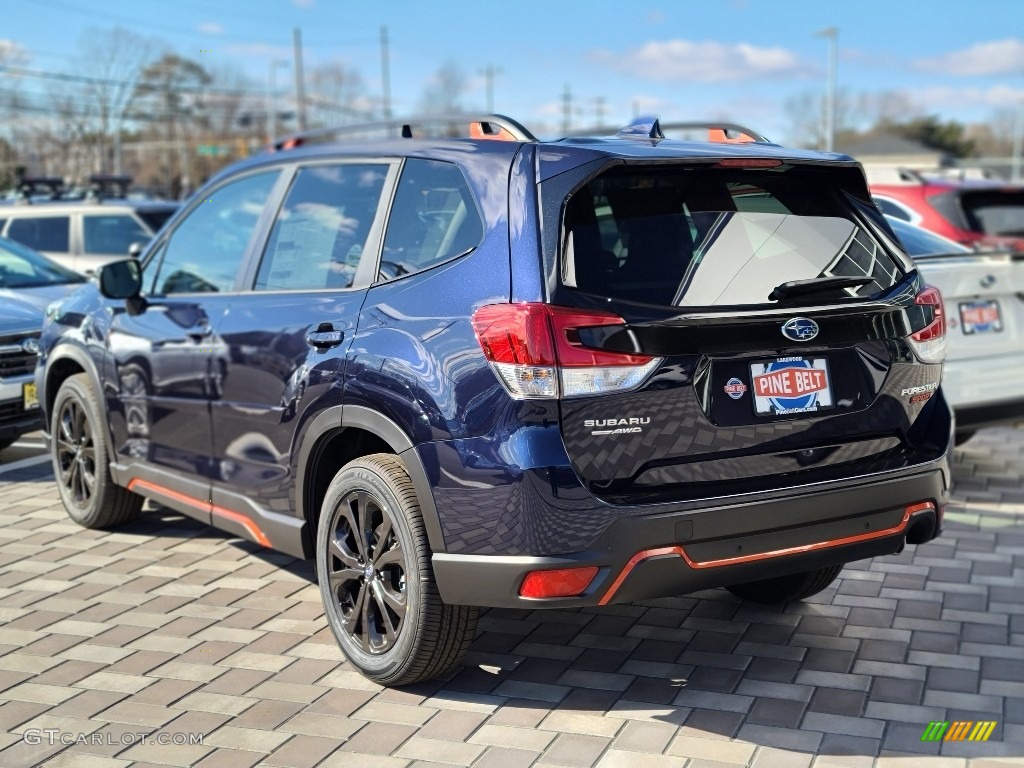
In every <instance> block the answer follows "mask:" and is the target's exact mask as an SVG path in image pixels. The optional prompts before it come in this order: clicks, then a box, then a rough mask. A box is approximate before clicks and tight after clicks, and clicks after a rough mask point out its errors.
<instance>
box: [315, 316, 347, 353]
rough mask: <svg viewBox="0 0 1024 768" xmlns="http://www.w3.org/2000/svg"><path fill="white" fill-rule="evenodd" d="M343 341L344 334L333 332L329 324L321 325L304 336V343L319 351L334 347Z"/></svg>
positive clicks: (332, 327) (342, 332)
mask: <svg viewBox="0 0 1024 768" xmlns="http://www.w3.org/2000/svg"><path fill="white" fill-rule="evenodd" d="M344 340H345V332H344V331H336V330H334V326H333V325H331V324H330V323H321V324H320V327H319V328H317V329H316V330H315V331H311V332H310V333H307V334H306V343H307V344H309V346H311V347H316V348H317V349H319V350H321V351H323V350H325V349H330V348H331V347H336V346H338V345H339V344H341V342H342V341H344Z"/></svg>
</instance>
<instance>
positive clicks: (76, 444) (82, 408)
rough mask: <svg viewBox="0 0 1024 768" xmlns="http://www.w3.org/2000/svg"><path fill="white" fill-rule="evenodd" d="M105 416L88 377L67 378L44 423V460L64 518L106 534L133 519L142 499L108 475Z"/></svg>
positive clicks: (108, 463)
mask: <svg viewBox="0 0 1024 768" xmlns="http://www.w3.org/2000/svg"><path fill="white" fill-rule="evenodd" d="M106 428H107V415H106V412H105V411H104V410H103V408H102V407H101V405H100V401H99V398H98V397H97V396H96V391H95V389H94V388H93V386H92V384H91V382H90V381H89V377H88V376H87V375H86V374H84V373H78V374H75V375H74V376H69V377H68V378H67V379H66V380H65V381H64V382H63V383H62V384H61V385H60V388H59V389H58V390H57V396H56V397H55V398H54V400H53V408H52V415H51V420H50V435H51V436H52V439H51V440H50V458H51V461H52V463H53V474H54V476H55V477H56V479H57V492H58V493H59V494H60V498H61V501H63V502H64V509H66V510H67V513H68V517H70V518H71V519H72V520H74V521H75V522H76V523H78V524H79V525H81V526H84V527H85V528H110V527H113V526H115V525H118V524H120V523H123V522H126V521H128V520H131V519H132V518H134V517H137V516H138V514H139V512H140V511H141V510H142V501H143V499H142V497H141V496H138V495H136V494H134V493H132V492H131V491H129V490H127V489H125V488H122V487H121V486H119V485H117V484H116V483H115V482H114V479H113V478H112V477H111V475H110V462H109V456H110V451H109V450H108V445H109V437H108V435H107V432H106Z"/></svg>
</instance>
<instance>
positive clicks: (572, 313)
mask: <svg viewBox="0 0 1024 768" xmlns="http://www.w3.org/2000/svg"><path fill="white" fill-rule="evenodd" d="M625 323H626V321H625V320H623V319H622V318H621V317H619V316H618V315H615V314H612V313H611V312H602V311H598V310H582V309H575V308H572V307H556V306H551V305H549V304H542V303H522V304H490V305H488V306H485V307H481V308H480V309H478V310H477V311H476V312H475V313H473V330H474V331H475V332H476V337H477V341H479V342H480V347H481V349H483V352H484V356H485V357H486V358H487V360H488V362H490V364H491V367H492V368H493V369H494V371H495V372H496V373H497V374H498V377H499V378H500V379H501V381H502V383H503V384H504V385H505V386H506V388H507V389H508V390H509V392H510V393H511V394H512V396H513V397H515V398H517V399H524V398H552V397H559V396H561V397H579V396H583V395H596V394H602V393H605V392H617V391H618V392H621V391H624V390H628V389H632V388H633V387H636V386H638V385H640V384H641V383H643V381H644V380H645V379H646V378H647V376H648V375H649V374H650V373H651V371H653V370H654V369H655V368H657V367H658V365H659V363H660V362H661V360H660V358H653V357H650V356H648V355H637V354H631V353H628V352H617V351H614V350H607V349H598V348H595V347H588V346H585V345H584V344H583V342H582V341H581V339H580V330H581V329H583V328H600V327H608V326H621V325H625Z"/></svg>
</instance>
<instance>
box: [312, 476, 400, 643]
mask: <svg viewBox="0 0 1024 768" xmlns="http://www.w3.org/2000/svg"><path fill="white" fill-rule="evenodd" d="M330 528H331V538H330V544H329V557H328V571H327V574H326V576H327V580H328V583H329V584H330V589H331V594H332V595H333V596H334V598H335V599H336V600H337V601H338V607H339V609H340V612H341V616H342V620H343V623H344V629H345V631H346V632H347V633H348V635H349V637H351V638H352V640H353V641H354V642H355V643H357V644H358V645H359V646H360V647H361V648H362V650H363V651H365V652H366V653H371V654H380V653H384V652H386V651H388V650H390V649H391V648H393V647H394V645H395V643H396V642H397V640H398V637H399V634H400V633H401V631H402V627H403V626H404V623H405V616H406V611H407V609H408V602H407V595H408V593H407V591H406V575H407V573H408V564H407V563H406V557H405V551H404V550H403V549H402V544H401V542H400V541H399V539H398V536H397V533H396V531H395V526H394V521H393V519H392V513H391V512H390V511H389V510H388V506H387V504H385V503H383V502H382V501H381V500H380V499H379V498H377V496H376V495H374V494H373V493H370V492H368V491H351V492H349V493H348V494H347V495H346V496H345V497H344V498H343V499H342V500H341V502H340V503H339V504H338V506H337V507H336V508H335V511H334V520H333V521H332V522H331V526H330Z"/></svg>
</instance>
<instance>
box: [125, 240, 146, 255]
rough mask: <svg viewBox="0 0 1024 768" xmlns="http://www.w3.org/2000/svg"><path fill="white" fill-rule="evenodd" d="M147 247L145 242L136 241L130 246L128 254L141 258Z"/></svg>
mask: <svg viewBox="0 0 1024 768" xmlns="http://www.w3.org/2000/svg"><path fill="white" fill-rule="evenodd" d="M145 247H146V244H145V243H142V242H139V241H136V242H134V243H132V244H131V245H129V246H128V255H129V256H131V257H132V258H133V259H137V258H139V256H141V255H142V249H143V248H145Z"/></svg>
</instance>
